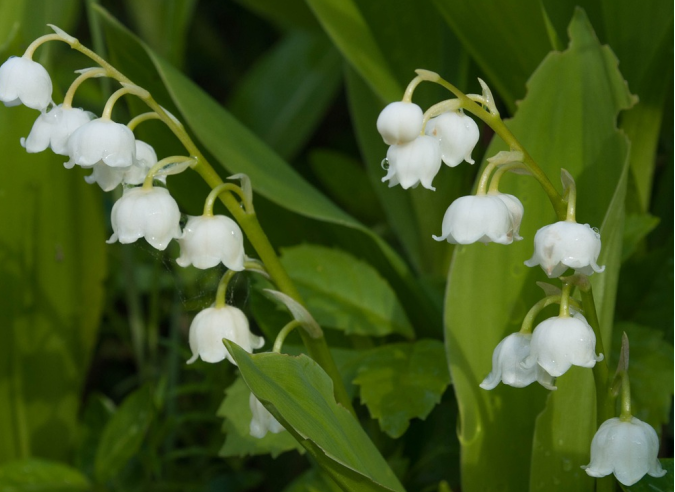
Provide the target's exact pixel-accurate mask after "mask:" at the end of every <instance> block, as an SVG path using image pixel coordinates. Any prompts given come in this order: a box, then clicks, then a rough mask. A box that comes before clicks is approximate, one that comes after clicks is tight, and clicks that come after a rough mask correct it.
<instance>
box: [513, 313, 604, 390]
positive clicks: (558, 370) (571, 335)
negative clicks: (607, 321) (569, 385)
mask: <svg viewBox="0 0 675 492" xmlns="http://www.w3.org/2000/svg"><path fill="white" fill-rule="evenodd" d="M603 358H604V355H603V354H600V355H597V356H596V355H595V333H593V328H591V326H590V325H589V324H588V322H587V321H586V318H584V317H583V316H582V315H581V314H580V313H575V314H574V316H571V317H559V316H554V317H552V318H549V319H547V320H544V321H542V322H541V323H539V324H538V325H537V327H536V328H535V329H534V332H533V333H532V341H531V343H530V355H529V356H528V357H527V358H526V359H525V360H524V361H523V368H524V369H531V368H532V367H534V366H535V365H536V364H539V365H540V366H541V367H543V368H544V369H545V370H546V372H548V373H549V374H550V375H551V376H553V377H559V376H562V375H563V374H565V373H566V372H567V371H568V370H569V368H570V367H572V366H573V365H574V366H580V367H589V368H590V367H593V366H595V363H596V362H599V361H601V360H602V359H603Z"/></svg>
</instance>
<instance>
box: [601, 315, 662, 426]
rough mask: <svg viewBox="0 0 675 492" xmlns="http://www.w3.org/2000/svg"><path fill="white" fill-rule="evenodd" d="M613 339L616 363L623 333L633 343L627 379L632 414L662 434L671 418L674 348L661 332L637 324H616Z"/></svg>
mask: <svg viewBox="0 0 675 492" xmlns="http://www.w3.org/2000/svg"><path fill="white" fill-rule="evenodd" d="M615 331H616V334H615V336H614V340H613V342H614V343H613V347H612V348H613V354H614V358H615V360H616V357H617V356H618V353H619V350H620V349H621V337H620V333H622V332H626V335H628V340H629V341H630V362H629V365H628V376H629V377H630V382H631V385H630V387H631V392H630V394H631V400H632V411H633V415H634V416H635V417H637V418H639V419H640V420H643V421H644V422H647V423H648V424H649V425H651V426H652V427H654V428H655V429H656V430H657V432H660V430H661V427H662V426H663V425H664V424H667V423H668V420H669V419H670V408H671V401H672V397H673V345H672V344H671V343H669V341H668V340H664V339H663V333H662V332H661V331H659V330H655V329H653V328H649V327H646V326H640V325H638V324H635V323H617V325H616V327H615Z"/></svg>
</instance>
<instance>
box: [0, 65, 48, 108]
mask: <svg viewBox="0 0 675 492" xmlns="http://www.w3.org/2000/svg"><path fill="white" fill-rule="evenodd" d="M0 101H2V102H3V103H5V106H17V105H19V104H24V105H25V106H28V107H29V108H33V109H37V110H40V111H44V110H45V109H47V106H49V104H50V103H51V102H52V79H51V78H50V77H49V74H48V73H47V70H45V67H43V66H42V65H40V64H39V63H37V62H34V61H33V60H31V59H29V58H24V57H18V56H12V57H10V58H9V59H8V60H7V61H6V62H5V63H3V64H2V66H0Z"/></svg>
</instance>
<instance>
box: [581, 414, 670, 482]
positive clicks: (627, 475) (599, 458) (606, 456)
mask: <svg viewBox="0 0 675 492" xmlns="http://www.w3.org/2000/svg"><path fill="white" fill-rule="evenodd" d="M658 452H659V438H658V436H657V435H656V431H655V430H654V429H653V428H652V426H651V425H649V424H647V423H645V422H643V421H642V420H640V419H636V418H635V417H631V418H630V420H626V421H624V420H621V419H619V418H616V417H615V418H611V419H609V420H606V421H605V422H603V423H602V425H601V426H600V428H599V429H598V432H596V433H595V436H593V441H592V442H591V462H590V463H589V464H588V466H582V468H583V469H584V470H586V473H588V474H589V475H590V476H591V477H604V476H607V475H609V474H610V473H614V476H615V477H616V479H617V480H618V481H619V482H621V483H622V484H624V485H626V486H630V485H633V484H634V483H636V482H637V481H638V480H640V479H641V478H642V477H644V476H645V475H646V474H649V475H651V476H652V477H662V476H664V475H665V474H666V470H664V469H663V468H662V467H661V462H659V460H658V458H657V455H658Z"/></svg>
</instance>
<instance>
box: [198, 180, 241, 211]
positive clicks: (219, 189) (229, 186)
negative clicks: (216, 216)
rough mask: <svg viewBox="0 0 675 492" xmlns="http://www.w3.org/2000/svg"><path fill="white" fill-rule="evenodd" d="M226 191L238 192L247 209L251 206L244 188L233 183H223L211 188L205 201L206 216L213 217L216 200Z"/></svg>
mask: <svg viewBox="0 0 675 492" xmlns="http://www.w3.org/2000/svg"><path fill="white" fill-rule="evenodd" d="M224 191H231V192H234V193H236V194H237V195H238V196H239V198H240V199H241V201H242V203H243V204H244V207H245V209H246V210H247V211H248V210H249V208H250V207H249V204H248V203H247V202H248V200H246V196H245V195H244V192H243V191H242V189H241V188H240V187H239V186H237V185H236V184H233V183H223V184H221V185H218V186H216V187H215V188H213V189H212V190H211V193H209V195H208V196H207V197H206V200H205V201H204V216H205V217H213V205H214V204H215V201H216V199H217V198H218V196H219V195H220V194H221V193H223V192H224Z"/></svg>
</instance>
